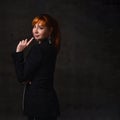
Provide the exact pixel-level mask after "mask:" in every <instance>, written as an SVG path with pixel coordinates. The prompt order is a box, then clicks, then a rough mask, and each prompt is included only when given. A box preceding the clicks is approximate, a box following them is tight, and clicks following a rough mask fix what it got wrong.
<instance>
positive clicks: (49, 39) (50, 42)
mask: <svg viewBox="0 0 120 120" xmlns="http://www.w3.org/2000/svg"><path fill="white" fill-rule="evenodd" d="M48 42H49V44H52V41H51V36H49V38H48Z"/></svg>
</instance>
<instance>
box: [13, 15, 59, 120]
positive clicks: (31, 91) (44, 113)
mask: <svg viewBox="0 0 120 120" xmlns="http://www.w3.org/2000/svg"><path fill="white" fill-rule="evenodd" d="M32 26H33V29H32V34H33V37H32V38H31V39H30V40H29V41H27V39H25V40H22V41H20V42H19V44H18V45H17V48H16V52H14V53H13V55H12V56H13V60H14V64H15V70H16V74H17V78H18V81H19V82H20V83H22V84H24V85H25V90H24V96H23V98H24V99H23V100H24V101H23V106H24V107H23V108H24V109H23V112H24V114H25V115H27V116H28V120H57V116H58V115H59V113H60V112H59V103H58V100H57V96H56V92H55V90H54V85H53V82H54V71H55V63H56V57H57V54H58V51H59V47H60V32H59V27H58V24H57V22H56V20H55V19H54V18H52V17H51V16H50V15H48V14H41V15H40V16H37V17H35V18H34V19H33V21H32ZM33 40H35V41H36V42H35V43H34V44H33V45H32V47H31V49H30V51H29V54H28V55H27V57H26V59H24V54H23V53H24V50H25V48H27V47H28V46H29V45H30V43H31V42H32V41H33Z"/></svg>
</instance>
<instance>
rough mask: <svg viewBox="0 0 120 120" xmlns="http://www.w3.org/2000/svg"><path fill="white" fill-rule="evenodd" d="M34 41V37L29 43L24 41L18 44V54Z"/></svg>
mask: <svg viewBox="0 0 120 120" xmlns="http://www.w3.org/2000/svg"><path fill="white" fill-rule="evenodd" d="M32 40H33V37H32V38H31V39H30V40H29V41H28V40H27V39H25V40H22V41H20V42H19V43H18V45H17V48H16V52H22V51H23V50H24V49H25V48H26V47H27V46H28V45H29V44H30V43H31V42H32Z"/></svg>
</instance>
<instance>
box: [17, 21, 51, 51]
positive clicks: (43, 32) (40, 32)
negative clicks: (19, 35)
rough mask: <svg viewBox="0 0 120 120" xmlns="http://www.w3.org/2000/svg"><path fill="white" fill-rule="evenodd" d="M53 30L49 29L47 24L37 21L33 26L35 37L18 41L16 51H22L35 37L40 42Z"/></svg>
mask: <svg viewBox="0 0 120 120" xmlns="http://www.w3.org/2000/svg"><path fill="white" fill-rule="evenodd" d="M51 32H52V29H51V30H50V29H48V28H47V27H46V26H43V25H42V23H41V22H40V23H36V24H35V25H34V26H33V29H32V33H33V37H32V38H31V39H30V40H27V39H25V40H22V41H20V42H19V43H18V45H17V48H16V52H22V51H23V50H24V49H25V48H27V47H28V46H29V44H30V43H31V42H32V40H33V39H35V40H37V41H38V42H39V43H40V41H42V40H43V39H45V38H48V37H49V36H50V34H51Z"/></svg>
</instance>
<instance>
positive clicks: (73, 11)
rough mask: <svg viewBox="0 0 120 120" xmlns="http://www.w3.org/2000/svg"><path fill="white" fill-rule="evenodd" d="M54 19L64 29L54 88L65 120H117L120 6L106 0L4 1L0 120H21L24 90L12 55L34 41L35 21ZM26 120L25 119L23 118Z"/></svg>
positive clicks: (1, 11) (0, 21)
mask: <svg viewBox="0 0 120 120" xmlns="http://www.w3.org/2000/svg"><path fill="white" fill-rule="evenodd" d="M41 13H49V14H50V15H52V16H54V17H55V18H56V19H57V20H58V22H59V25H60V29H61V36H62V40H61V51H60V54H59V56H58V59H57V65H56V72H55V88H56V91H57V94H58V98H59V101H60V106H61V117H60V119H61V120H63V119H65V120H72V119H73V120H118V119H119V103H120V87H119V86H120V69H119V68H120V42H119V41H120V37H119V36H120V35H119V34H120V22H119V21H120V4H119V3H118V2H113V1H109V2H106V1H102V0H4V1H2V2H1V3H0V120H8V119H9V120H10V119H11V120H14V119H15V120H22V119H23V116H22V108H21V105H22V90H23V86H22V85H21V84H19V83H18V82H17V79H16V75H15V71H14V65H13V62H12V58H11V53H12V52H13V51H14V50H15V47H16V45H17V43H18V41H19V40H22V39H25V38H30V37H31V21H32V19H33V18H34V17H35V16H36V15H39V14H41ZM24 119H25V118H24Z"/></svg>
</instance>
